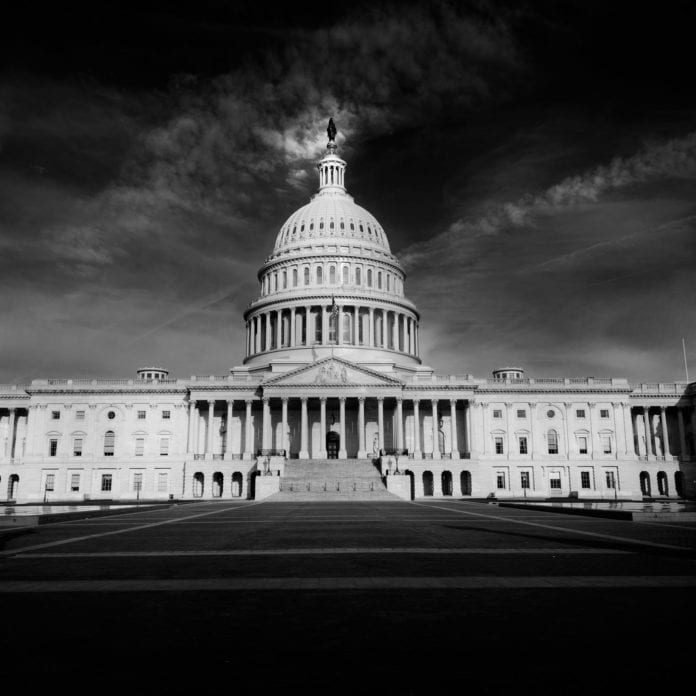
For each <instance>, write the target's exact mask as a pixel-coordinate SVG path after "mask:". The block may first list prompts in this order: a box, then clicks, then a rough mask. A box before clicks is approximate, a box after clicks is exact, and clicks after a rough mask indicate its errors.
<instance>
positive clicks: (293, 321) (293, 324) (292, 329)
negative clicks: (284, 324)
mask: <svg viewBox="0 0 696 696" xmlns="http://www.w3.org/2000/svg"><path fill="white" fill-rule="evenodd" d="M295 310H296V308H295V307H291V308H290V341H289V342H288V345H289V346H290V347H291V348H294V347H295V331H296V330H297V324H296V319H295Z"/></svg>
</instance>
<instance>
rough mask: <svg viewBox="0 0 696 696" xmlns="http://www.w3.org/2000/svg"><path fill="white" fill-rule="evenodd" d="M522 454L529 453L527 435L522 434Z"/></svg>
mask: <svg viewBox="0 0 696 696" xmlns="http://www.w3.org/2000/svg"><path fill="white" fill-rule="evenodd" d="M520 454H527V437H526V436H525V435H522V436H520Z"/></svg>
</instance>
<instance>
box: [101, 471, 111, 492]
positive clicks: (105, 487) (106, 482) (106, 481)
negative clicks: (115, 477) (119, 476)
mask: <svg viewBox="0 0 696 696" xmlns="http://www.w3.org/2000/svg"><path fill="white" fill-rule="evenodd" d="M111 480H112V475H111V474H102V480H101V489H102V491H110V490H111Z"/></svg>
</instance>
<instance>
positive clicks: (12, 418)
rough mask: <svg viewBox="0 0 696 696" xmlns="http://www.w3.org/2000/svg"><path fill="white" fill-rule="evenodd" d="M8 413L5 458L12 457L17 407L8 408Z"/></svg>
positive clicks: (10, 458)
mask: <svg viewBox="0 0 696 696" xmlns="http://www.w3.org/2000/svg"><path fill="white" fill-rule="evenodd" d="M9 411H10V415H9V420H8V423H7V458H8V459H9V460H10V461H12V459H13V458H14V440H15V425H16V424H17V409H15V408H11V409H9Z"/></svg>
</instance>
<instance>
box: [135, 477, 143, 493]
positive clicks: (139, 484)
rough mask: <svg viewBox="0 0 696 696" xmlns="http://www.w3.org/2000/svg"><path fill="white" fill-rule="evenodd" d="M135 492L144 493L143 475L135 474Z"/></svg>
mask: <svg viewBox="0 0 696 696" xmlns="http://www.w3.org/2000/svg"><path fill="white" fill-rule="evenodd" d="M133 490H134V491H142V490H143V475H142V474H140V473H138V474H133Z"/></svg>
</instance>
